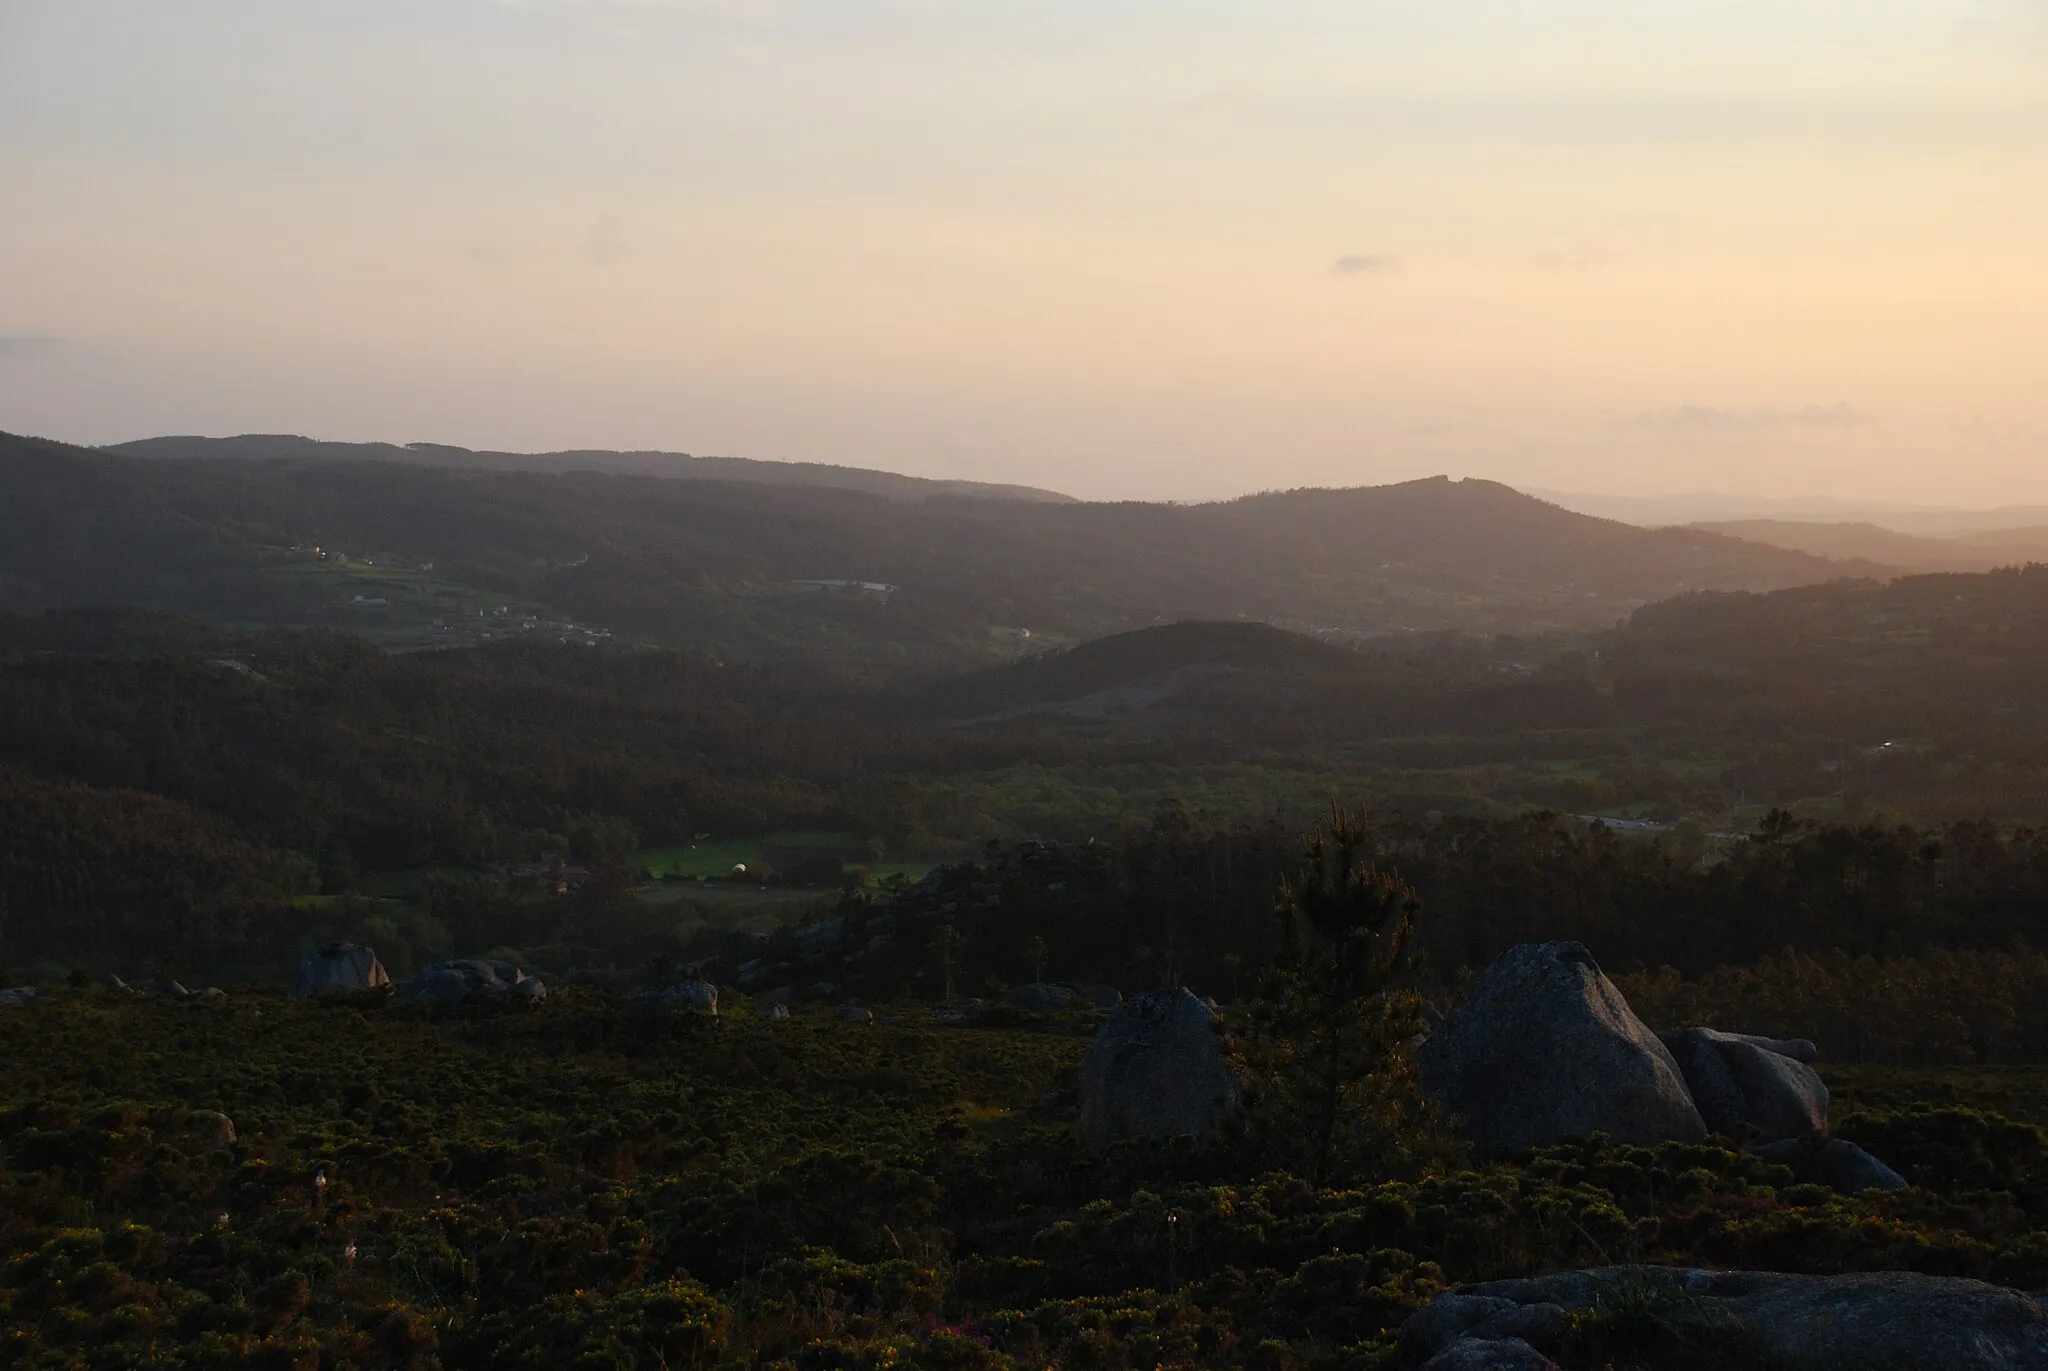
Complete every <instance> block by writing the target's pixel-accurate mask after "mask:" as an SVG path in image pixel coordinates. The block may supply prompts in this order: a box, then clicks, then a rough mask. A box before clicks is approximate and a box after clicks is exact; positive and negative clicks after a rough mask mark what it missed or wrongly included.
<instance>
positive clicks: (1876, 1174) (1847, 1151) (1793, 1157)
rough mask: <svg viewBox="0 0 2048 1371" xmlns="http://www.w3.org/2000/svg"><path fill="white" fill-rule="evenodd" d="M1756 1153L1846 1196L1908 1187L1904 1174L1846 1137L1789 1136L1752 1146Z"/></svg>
mask: <svg viewBox="0 0 2048 1371" xmlns="http://www.w3.org/2000/svg"><path fill="white" fill-rule="evenodd" d="M1750 1151H1751V1152H1753V1153H1754V1154H1755V1155H1757V1156H1759V1157H1762V1158H1763V1159H1764V1160H1765V1161H1767V1162H1775V1163H1777V1164H1778V1165H1779V1166H1788V1167H1790V1168H1791V1169H1792V1174H1793V1175H1794V1176H1795V1177H1797V1178H1798V1179H1800V1180H1802V1181H1806V1182H1808V1183H1810V1184H1813V1185H1825V1186H1827V1187H1829V1188H1830V1189H1832V1190H1839V1191H1841V1192H1842V1193H1843V1194H1845V1195H1854V1194H1856V1193H1857V1192H1859V1191H1863V1190H1905V1189H1908V1188H1909V1183H1908V1182H1907V1180H1906V1178H1905V1177H1904V1176H1901V1175H1900V1174H1899V1173H1898V1172H1896V1171H1894V1170H1892V1169H1891V1168H1890V1167H1889V1166H1886V1165H1885V1164H1884V1163H1883V1162H1881V1161H1879V1160H1878V1159H1877V1158H1875V1157H1873V1156H1871V1155H1870V1154H1869V1153H1868V1152H1865V1151H1864V1150H1863V1149H1862V1148H1860V1147H1858V1146H1857V1145H1856V1144H1855V1143H1852V1142H1849V1141H1847V1140H1846V1139H1843V1138H1822V1137H1811V1138H1786V1139H1783V1140H1781V1141H1779V1142H1774V1143H1765V1144H1763V1145H1762V1146H1760V1147H1752V1148H1751V1149H1750Z"/></svg>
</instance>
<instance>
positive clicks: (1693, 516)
mask: <svg viewBox="0 0 2048 1371" xmlns="http://www.w3.org/2000/svg"><path fill="white" fill-rule="evenodd" d="M1517 489H1518V490H1520V491H1521V492H1522V493H1523V494H1524V495H1529V496H1533V497H1535V498H1536V499H1539V500H1544V501H1547V502H1549V503H1551V504H1554V505H1557V506H1559V507H1561V508H1563V509H1569V510H1571V511H1573V512H1574V513H1578V514H1588V515H1591V516H1593V517H1594V518H1598V519H1615V520H1619V521H1620V522H1622V523H1626V524H1635V525H1637V526H1638V527H1642V528H1665V527H1669V526H1673V525H1680V524H1683V525H1688V526H1693V527H1702V526H1704V527H1722V526H1726V525H1732V524H1739V523H1759V524H1761V523H1787V524H1812V525H1822V524H1868V525H1872V526H1875V527H1877V528H1882V529H1889V530H1891V531H1893V532H1895V533H1909V534H1913V535H1915V536H1918V537H1925V538H1956V537H1962V536H1965V535H1974V534H1980V533H1996V532H2001V531H2003V530H2007V529H2018V528H2039V527H2043V526H2048V505H1999V506H1996V507H1994V508H1990V509H1955V508H1944V507H1937V506H1933V505H1910V504H1898V503H1892V502H1886V501H1881V500H1844V499H1840V498H1838V497H1836V496H1832V495H1802V496H1773V495H1731V494H1726V493H1724V492H1720V491H1707V490H1696V491H1688V492H1685V493H1683V494H1678V495H1604V494H1598V493H1594V492H1588V491H1563V490H1544V489H1541V488H1539V487H1536V486H1519V487H1517Z"/></svg>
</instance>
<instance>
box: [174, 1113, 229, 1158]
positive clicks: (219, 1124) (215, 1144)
mask: <svg viewBox="0 0 2048 1371" xmlns="http://www.w3.org/2000/svg"><path fill="white" fill-rule="evenodd" d="M183 1131H184V1134H185V1136H186V1137H187V1138H189V1139H191V1140H192V1142H193V1143H194V1144H196V1145H197V1146H200V1147H204V1148H208V1149H210V1150H211V1149H218V1148H223V1147H232V1146H234V1144H235V1121H234V1120H233V1119H231V1118H229V1117H228V1116H227V1115H225V1114H223V1113H221V1112H220V1111H219V1110H217V1109H195V1110H194V1111H192V1113H190V1114H188V1115H186V1116H185V1126H184V1130H183Z"/></svg>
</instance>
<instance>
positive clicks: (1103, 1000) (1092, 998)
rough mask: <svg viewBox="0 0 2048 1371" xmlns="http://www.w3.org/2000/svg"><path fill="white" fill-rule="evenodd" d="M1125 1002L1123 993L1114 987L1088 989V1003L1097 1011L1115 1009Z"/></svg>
mask: <svg viewBox="0 0 2048 1371" xmlns="http://www.w3.org/2000/svg"><path fill="white" fill-rule="evenodd" d="M1123 1002H1124V997H1123V992H1122V991H1120V990H1118V989H1117V988H1116V987H1115V986H1113V985H1091V986H1089V987H1088V1003H1089V1004H1090V1005H1092V1006H1094V1007H1095V1008H1097V1009H1115V1008H1116V1007H1117V1006H1118V1005H1120V1004H1122V1003H1123Z"/></svg>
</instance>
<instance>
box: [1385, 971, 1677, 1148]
mask: <svg viewBox="0 0 2048 1371" xmlns="http://www.w3.org/2000/svg"><path fill="white" fill-rule="evenodd" d="M1420 1058H1421V1065H1422V1078H1423V1082H1424V1084H1425V1085H1426V1086H1427V1088H1428V1090H1429V1092H1430V1094H1431V1095H1433V1096H1434V1097H1435V1098H1436V1099H1437V1100H1438V1101H1439V1102H1441V1103H1442V1104H1443V1106H1444V1107H1445V1108H1446V1109H1448V1110H1449V1111H1450V1112H1451V1113H1452V1114H1454V1115H1457V1116H1458V1117H1459V1118H1460V1119H1462V1120H1463V1124H1462V1127H1463V1129H1464V1131H1465V1133H1466V1135H1467V1136H1468V1137H1469V1138H1470V1139H1471V1140H1472V1141H1473V1142H1475V1143H1477V1144H1478V1145H1479V1146H1480V1147H1482V1148H1484V1149H1486V1150H1488V1151H1493V1152H1518V1151H1521V1150H1523V1149H1525V1148H1531V1147H1542V1146H1545V1145H1546V1144H1549V1143H1554V1142H1558V1141H1561V1140H1563V1139H1565V1138H1583V1137H1587V1136H1590V1135H1591V1134H1594V1133H1605V1134H1608V1135H1609V1136H1610V1137H1612V1138H1614V1139H1615V1140H1616V1141H1618V1142H1626V1143H1652V1142H1663V1141H1666V1140H1670V1139H1682V1140H1688V1141H1697V1140H1698V1139H1701V1138H1704V1137H1706V1135H1707V1126H1706V1124H1705V1122H1703V1121H1702V1120H1701V1118H1700V1114H1699V1110H1697V1109H1695V1108H1694V1107H1693V1102H1692V1097H1691V1096H1690V1095H1689V1094H1687V1093H1686V1088H1685V1078H1684V1077H1683V1076H1682V1075H1681V1074H1680V1073H1679V1070H1678V1063H1677V1062H1675V1061H1673V1060H1672V1058H1671V1053H1670V1051H1669V1050H1668V1049H1666V1048H1665V1046H1664V1044H1663V1043H1662V1042H1660V1041H1658V1039H1657V1035H1656V1034H1654V1033H1652V1032H1651V1031H1650V1030H1649V1029H1648V1028H1647V1027H1645V1026H1644V1025H1643V1023H1642V1021H1641V1020H1639V1019H1637V1018H1636V1016H1635V1014H1634V1013H1633V1012H1632V1011H1631V1010H1630V1009H1629V1007H1628V1001H1626V1000H1624V999H1623V998H1622V997H1621V992H1620V991H1619V990H1616V989H1615V988H1614V985H1613V983H1612V982H1611V981H1609V980H1608V979H1607V977H1606V976H1605V975H1603V974H1602V973H1601V970H1600V966H1599V964H1598V963H1597V962H1595V961H1594V960H1593V954H1592V953H1590V952H1588V951H1587V950H1586V949H1585V948H1584V947H1582V946H1580V945H1579V944H1578V943H1568V942H1554V943H1523V944H1521V945H1520V946H1518V947H1512V948H1509V949H1508V950H1507V951H1506V952H1505V953H1503V954H1502V955H1501V957H1500V958H1499V960H1497V961H1495V962H1494V963H1493V965H1491V966H1489V967H1488V968H1486V970H1485V971H1484V972H1482V973H1481V974H1480V976H1479V978H1478V980H1476V981H1475V982H1473V984H1472V985H1471V986H1470V987H1469V988H1468V989H1467V990H1466V991H1465V994H1464V995H1463V996H1462V997H1461V998H1460V999H1459V1000H1458V1003H1457V1005H1456V1007H1454V1008H1453V1009H1452V1010H1451V1012H1450V1013H1449V1014H1448V1015H1446V1016H1445V1018H1444V1021H1443V1024H1442V1026H1441V1027H1439V1028H1437V1029H1436V1031H1435V1032H1433V1033H1431V1034H1430V1035H1429V1038H1428V1040H1427V1041H1425V1042H1424V1043H1423V1044H1422V1047H1421V1050H1420Z"/></svg>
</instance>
